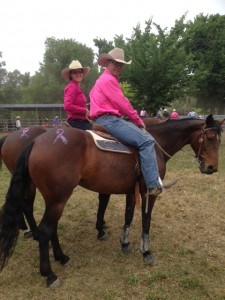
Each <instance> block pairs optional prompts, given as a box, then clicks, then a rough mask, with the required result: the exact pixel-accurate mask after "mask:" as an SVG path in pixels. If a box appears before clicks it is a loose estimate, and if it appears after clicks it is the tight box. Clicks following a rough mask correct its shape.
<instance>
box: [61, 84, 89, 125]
mask: <svg viewBox="0 0 225 300" xmlns="http://www.w3.org/2000/svg"><path fill="white" fill-rule="evenodd" d="M64 109H65V111H66V112H67V119H80V120H86V97H85V95H84V92H83V91H82V89H81V87H80V86H79V85H78V84H77V83H76V82H75V81H74V80H70V82H69V83H68V84H67V86H66V87H65V89H64Z"/></svg>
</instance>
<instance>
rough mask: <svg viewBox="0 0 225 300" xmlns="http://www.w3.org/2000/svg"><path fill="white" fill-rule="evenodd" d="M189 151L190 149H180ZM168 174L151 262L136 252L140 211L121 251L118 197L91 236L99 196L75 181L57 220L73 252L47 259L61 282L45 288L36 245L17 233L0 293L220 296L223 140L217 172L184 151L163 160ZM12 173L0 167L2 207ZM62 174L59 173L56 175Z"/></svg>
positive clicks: (7, 296) (179, 299)
mask: <svg viewBox="0 0 225 300" xmlns="http://www.w3.org/2000/svg"><path fill="white" fill-rule="evenodd" d="M185 150H186V151H189V152H190V151H191V150H190V149H189V147H187V148H186V149H185ZM166 178H168V179H169V178H173V179H175V178H177V179H179V181H178V183H177V184H176V186H175V187H173V188H171V189H170V190H167V191H166V192H164V193H162V194H161V195H160V196H159V197H158V200H157V202H156V204H155V207H154V211H153V220H152V227H151V249H152V251H153V252H154V254H155V256H156V263H155V265H154V266H152V267H149V266H146V265H144V263H143V262H142V256H141V254H140V251H139V247H140V236H141V218H140V214H139V213H138V212H136V213H135V218H134V220H133V223H132V227H131V231H130V239H131V242H132V246H133V249H132V252H131V253H130V254H128V255H125V254H123V253H122V252H121V250H120V244H119V236H120V231H121V227H122V225H123V220H124V217H123V215H124V207H125V201H124V196H112V198H111V201H110V204H109V208H108V210H107V213H106V220H107V222H108V224H109V225H110V228H109V229H108V230H107V234H108V237H109V239H108V241H105V242H99V241H97V239H96V235H97V232H96V230H95V220H96V211H97V205H98V201H97V194H96V193H93V192H90V191H87V190H84V189H82V188H80V187H78V188H77V189H76V190H75V191H74V193H73V195H72V197H71V199H70V200H69V201H68V204H67V205H66V207H65V210H64V214H63V216H62V218H61V219H60V224H59V237H60V241H61V244H62V247H63V249H64V252H65V253H66V254H67V255H69V256H70V257H71V260H70V262H69V263H68V265H66V266H61V265H59V264H58V263H56V262H55V261H54V260H53V257H52V254H51V263H52V268H53V270H54V271H55V272H56V274H57V275H58V277H59V278H60V280H61V282H62V285H61V287H59V288H57V289H50V288H46V281H45V278H43V277H41V276H40V274H39V253H38V244H37V242H35V241H33V240H24V239H23V235H22V233H21V235H20V237H19V239H18V242H17V246H16V249H15V252H14V254H13V256H12V258H11V259H10V261H9V263H8V265H7V266H6V267H5V269H4V270H3V271H2V273H0V299H2V300H11V299H16V300H17V299H18V300H20V299H21V300H22V299H23V300H26V299H38V300H39V299H40V300H42V299H43V300H44V299H56V300H59V299H60V300H88V299H91V300H92V299H93V300H95V299H96V300H97V299H104V300H117V299H123V300H126V299H132V300H136V299H138V300H139V299H146V300H186V299H187V300H203V299H212V300H222V299H225V268H224V262H225V204H224V202H225V195H224V194H225V187H224V179H225V138H224V136H223V139H222V143H221V146H220V162H219V171H218V172H217V173H215V174H213V175H210V176H209V175H203V174H201V173H200V172H199V169H198V165H197V163H196V162H193V160H192V158H191V157H190V156H188V155H187V154H186V152H185V153H184V152H179V153H178V154H177V155H176V156H174V158H172V159H171V160H170V162H169V163H168V164H167V174H166ZM9 180H10V176H9V173H8V171H7V169H6V168H5V167H4V166H3V169H2V170H1V172H0V188H1V189H0V194H1V196H0V206H1V205H2V204H3V203H4V197H5V194H6V192H7V188H8V185H9ZM62 180H63V179H62ZM42 213H43V200H42V197H41V195H40V194H39V193H38V194H37V197H36V201H35V217H36V220H37V222H39V221H40V220H41V217H42Z"/></svg>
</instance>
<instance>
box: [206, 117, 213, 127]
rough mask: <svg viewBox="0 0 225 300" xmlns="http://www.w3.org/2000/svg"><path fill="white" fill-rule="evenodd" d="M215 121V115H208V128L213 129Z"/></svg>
mask: <svg viewBox="0 0 225 300" xmlns="http://www.w3.org/2000/svg"><path fill="white" fill-rule="evenodd" d="M214 122H215V121H214V119H213V115H208V117H207V118H206V120H205V123H206V125H207V127H213V126H214Z"/></svg>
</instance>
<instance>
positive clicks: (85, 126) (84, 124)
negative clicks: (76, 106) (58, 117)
mask: <svg viewBox="0 0 225 300" xmlns="http://www.w3.org/2000/svg"><path fill="white" fill-rule="evenodd" d="M67 122H68V123H69V124H70V126H72V127H74V128H78V129H81V130H90V129H91V128H92V125H91V123H90V122H89V121H88V120H79V119H69V120H68V121H67Z"/></svg>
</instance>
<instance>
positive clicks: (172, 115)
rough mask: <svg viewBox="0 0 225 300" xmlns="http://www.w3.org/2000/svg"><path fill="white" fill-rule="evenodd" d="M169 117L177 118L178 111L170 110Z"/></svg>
mask: <svg viewBox="0 0 225 300" xmlns="http://www.w3.org/2000/svg"><path fill="white" fill-rule="evenodd" d="M170 119H173V120H175V119H179V115H178V113H177V112H176V111H173V112H171V114H170Z"/></svg>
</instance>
